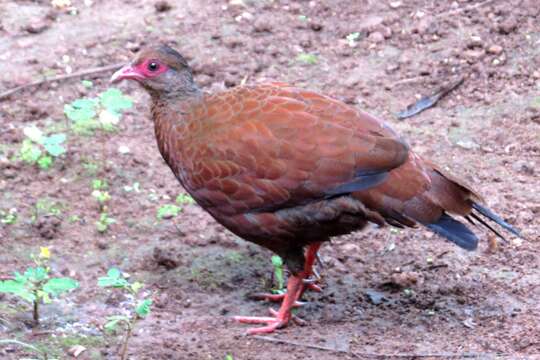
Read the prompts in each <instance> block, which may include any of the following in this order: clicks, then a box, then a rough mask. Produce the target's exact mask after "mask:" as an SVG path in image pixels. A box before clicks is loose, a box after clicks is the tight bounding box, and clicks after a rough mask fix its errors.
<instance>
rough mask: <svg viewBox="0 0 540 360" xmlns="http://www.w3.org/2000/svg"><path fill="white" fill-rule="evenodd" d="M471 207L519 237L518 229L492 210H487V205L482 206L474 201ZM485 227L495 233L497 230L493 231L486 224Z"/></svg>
mask: <svg viewBox="0 0 540 360" xmlns="http://www.w3.org/2000/svg"><path fill="white" fill-rule="evenodd" d="M473 209H474V210H476V211H478V212H479V213H480V214H481V215H483V216H484V217H486V218H488V219H489V220H491V221H493V222H495V223H497V224H499V225H500V226H502V227H503V228H504V229H506V230H508V231H509V232H511V233H512V234H514V235H516V236H517V237H521V234H520V233H519V230H517V229H516V228H515V227H513V226H512V225H510V224H509V223H507V222H506V221H504V220H503V219H502V218H501V217H500V216H499V215H497V214H495V213H494V212H493V211H491V210H489V209H488V208H487V207H485V206H482V205H480V204H478V203H476V202H475V203H473ZM484 225H486V224H485V223H484ZM487 227H488V228H489V229H490V230H492V231H493V232H495V233H496V234H497V232H496V231H494V230H493V229H491V228H490V227H489V226H487ZM497 235H499V234H497ZM499 236H500V235H499ZM501 237H502V236H501Z"/></svg>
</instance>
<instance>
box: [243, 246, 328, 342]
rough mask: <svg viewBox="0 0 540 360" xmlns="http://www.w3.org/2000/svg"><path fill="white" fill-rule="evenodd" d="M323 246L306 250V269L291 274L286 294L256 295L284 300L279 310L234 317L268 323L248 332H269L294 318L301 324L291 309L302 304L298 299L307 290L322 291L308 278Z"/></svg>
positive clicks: (255, 322)
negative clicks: (262, 314) (261, 315)
mask: <svg viewBox="0 0 540 360" xmlns="http://www.w3.org/2000/svg"><path fill="white" fill-rule="evenodd" d="M320 247H321V243H314V244H312V245H310V246H309V247H308V249H307V251H306V255H305V263H304V271H302V272H300V273H298V274H296V275H291V276H290V277H289V280H288V281H287V292H286V293H285V294H257V295H256V296H257V297H259V298H261V299H264V300H269V301H279V300H282V303H281V307H280V308H279V310H278V311H275V310H273V309H270V314H271V315H272V317H270V316H269V317H264V316H263V317H257V316H235V317H234V318H233V319H234V320H236V321H239V322H241V323H245V324H266V326H263V327H259V328H253V329H249V330H248V334H250V335H254V334H267V333H271V332H273V331H274V330H276V329H279V328H282V327H285V326H287V324H288V323H289V321H291V320H294V321H296V322H298V323H300V324H302V323H303V320H301V319H299V318H296V317H294V315H292V313H291V311H292V309H293V308H294V307H297V306H300V304H301V303H300V302H299V301H298V300H299V299H300V297H301V296H302V294H303V293H304V291H305V290H307V289H310V290H315V291H321V288H320V287H319V286H317V285H316V284H314V283H313V282H308V281H306V280H308V278H309V277H310V276H312V275H314V270H313V264H314V263H315V259H316V258H317V251H319V248H320Z"/></svg>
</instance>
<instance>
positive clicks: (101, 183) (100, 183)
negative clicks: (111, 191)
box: [92, 179, 109, 190]
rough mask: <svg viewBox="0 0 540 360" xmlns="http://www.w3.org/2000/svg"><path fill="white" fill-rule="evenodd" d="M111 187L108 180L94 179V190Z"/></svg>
mask: <svg viewBox="0 0 540 360" xmlns="http://www.w3.org/2000/svg"><path fill="white" fill-rule="evenodd" d="M108 187H109V184H107V181H106V180H101V179H94V180H92V189H94V190H104V189H107V188H108Z"/></svg>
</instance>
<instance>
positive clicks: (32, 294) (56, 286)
mask: <svg viewBox="0 0 540 360" xmlns="http://www.w3.org/2000/svg"><path fill="white" fill-rule="evenodd" d="M30 257H31V258H32V260H33V261H34V264H35V267H28V268H27V269H26V271H25V272H24V273H23V274H21V273H19V272H17V271H15V272H14V279H12V280H4V281H0V293H11V294H14V295H16V296H18V297H20V298H22V299H24V300H26V301H28V302H30V303H32V305H33V319H34V326H36V325H38V324H39V305H40V304H42V303H45V304H48V303H50V302H51V301H52V297H58V296H59V295H61V294H62V293H65V292H68V291H70V290H73V289H76V288H78V287H79V283H78V282H77V281H75V280H74V279H71V278H68V277H61V278H58V277H51V276H50V272H51V269H50V267H49V260H50V257H51V252H50V250H49V248H47V247H42V248H41V251H40V254H39V255H38V256H35V255H33V254H32V255H31V256H30Z"/></svg>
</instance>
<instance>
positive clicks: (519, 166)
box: [512, 160, 534, 175]
mask: <svg viewBox="0 0 540 360" xmlns="http://www.w3.org/2000/svg"><path fill="white" fill-rule="evenodd" d="M512 169H513V170H514V171H516V172H518V173H522V174H527V175H534V164H532V163H529V162H527V161H525V160H518V161H516V162H515V163H513V164H512Z"/></svg>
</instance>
